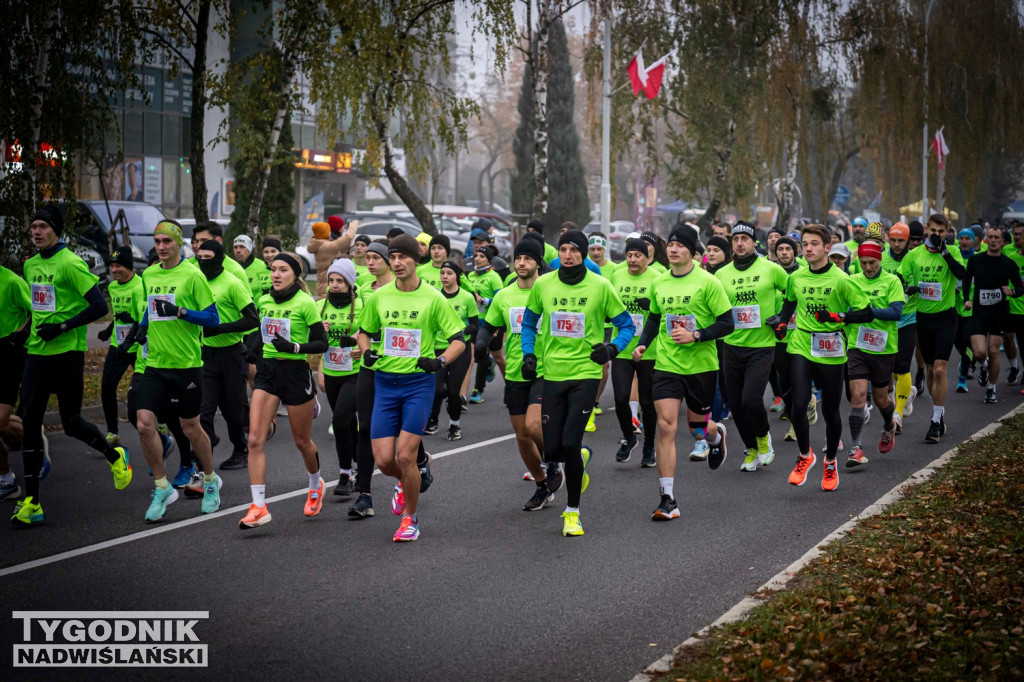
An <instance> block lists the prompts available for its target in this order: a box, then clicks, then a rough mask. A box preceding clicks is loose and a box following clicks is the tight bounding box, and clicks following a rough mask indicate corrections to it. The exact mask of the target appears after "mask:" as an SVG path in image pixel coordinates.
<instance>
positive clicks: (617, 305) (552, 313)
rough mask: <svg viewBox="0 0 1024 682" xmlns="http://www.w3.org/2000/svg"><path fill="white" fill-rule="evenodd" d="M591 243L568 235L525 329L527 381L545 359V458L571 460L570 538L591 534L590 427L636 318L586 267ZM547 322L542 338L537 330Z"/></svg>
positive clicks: (537, 287)
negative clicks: (612, 333) (584, 520)
mask: <svg viewBox="0 0 1024 682" xmlns="http://www.w3.org/2000/svg"><path fill="white" fill-rule="evenodd" d="M587 246H588V245H587V237H586V235H584V234H583V233H582V232H580V231H579V230H575V229H569V230H566V231H565V232H564V233H563V234H562V236H561V237H560V238H559V240H558V258H559V262H560V267H559V268H558V270H557V271H555V272H552V273H548V274H546V275H543V276H541V277H540V278H538V279H537V282H536V283H535V284H534V285H533V289H532V290H531V291H530V297H529V299H528V300H527V304H526V310H525V311H524V313H523V320H522V325H521V330H520V333H521V334H522V338H521V345H522V350H523V365H522V370H521V371H522V374H523V378H524V379H526V380H527V381H529V380H532V379H534V378H536V377H537V362H538V358H541V359H542V360H543V362H544V366H543V369H544V392H543V397H542V402H541V408H542V410H543V416H542V422H543V427H542V428H543V432H544V457H545V459H546V460H547V461H548V462H564V463H565V481H566V485H567V488H568V493H569V496H568V497H569V499H568V506H567V507H566V509H565V512H564V513H563V514H562V519H563V524H562V535H563V536H576V535H583V526H582V525H581V524H580V512H579V504H580V495H581V494H582V492H583V491H584V490H586V488H587V485H588V484H589V481H590V477H589V474H587V470H586V469H587V464H588V462H589V460H590V453H591V450H590V448H589V447H587V448H585V447H583V429H584V428H585V427H586V424H587V420H588V418H589V416H590V412H591V410H593V409H594V402H595V400H596V399H597V385H598V384H599V383H600V381H601V367H602V366H603V365H605V364H606V363H608V362H610V361H611V359H612V358H614V357H615V356H617V355H618V354H619V353H620V352H622V349H623V348H625V347H626V346H628V345H629V342H630V341H631V340H632V339H633V320H632V318H630V316H629V313H627V312H626V308H625V306H624V305H623V304H622V300H621V299H620V298H619V296H618V294H616V293H615V289H614V288H613V287H612V285H611V282H609V281H608V280H606V279H605V278H603V277H601V276H600V275H595V274H594V273H592V272H590V271H589V270H587V267H586V266H585V265H584V264H583V259H584V257H585V256H586V253H587ZM606 319H610V320H611V321H612V324H614V325H615V329H616V331H617V335H616V337H615V338H614V339H613V340H612V342H611V343H604V321H605V320H606ZM542 320H543V322H544V324H543V326H542V332H541V334H540V335H539V336H538V333H537V325H538V322H540V321H542ZM538 339H539V340H538ZM588 357H589V359H590V362H587V358H588Z"/></svg>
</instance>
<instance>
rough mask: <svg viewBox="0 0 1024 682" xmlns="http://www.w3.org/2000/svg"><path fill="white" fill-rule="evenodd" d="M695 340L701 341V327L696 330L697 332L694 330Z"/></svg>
mask: <svg viewBox="0 0 1024 682" xmlns="http://www.w3.org/2000/svg"><path fill="white" fill-rule="evenodd" d="M693 341H694V343H697V342H699V341H700V330H699V329H698V330H696V331H695V332H693Z"/></svg>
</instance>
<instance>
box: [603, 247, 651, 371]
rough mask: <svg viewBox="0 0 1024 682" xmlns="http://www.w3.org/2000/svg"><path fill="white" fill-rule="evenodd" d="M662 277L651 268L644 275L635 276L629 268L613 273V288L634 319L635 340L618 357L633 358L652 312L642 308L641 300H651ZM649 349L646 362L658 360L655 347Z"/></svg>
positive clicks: (622, 268) (645, 358) (645, 354)
mask: <svg viewBox="0 0 1024 682" xmlns="http://www.w3.org/2000/svg"><path fill="white" fill-rule="evenodd" d="M659 277H661V275H660V274H659V273H657V272H655V271H654V270H652V269H651V268H647V269H646V270H644V272H643V274H640V275H636V276H633V275H632V274H630V272H629V267H628V266H624V267H621V268H619V269H618V270H616V271H615V272H614V273H612V276H611V278H610V281H611V283H612V286H613V287H615V293H617V294H618V295H619V298H620V299H621V300H622V304H623V305H624V306H626V312H627V313H629V316H630V317H631V318H632V319H633V328H634V330H635V332H636V333H635V335H634V336H633V340H632V341H630V342H629V345H628V346H626V348H625V349H624V350H623V351H622V352H621V353H619V354H618V355H617V356H616V357H618V358H621V359H623V360H631V359H632V358H633V349H635V348H636V344H637V342H638V341H640V334H641V333H642V332H643V330H644V325H645V324H647V318H648V316H649V315H650V314H651V313H650V310H644V309H643V308H641V307H640V303H639V300H640V299H642V298H646V299H648V300H650V298H651V286H652V285H653V284H654V280H656V279H658V278H659ZM654 345H655V344H652V347H651V348H648V349H647V351H646V352H645V353H644V360H654V359H655V358H657V353H658V351H657V350H656V349H655V348H654V347H653V346H654Z"/></svg>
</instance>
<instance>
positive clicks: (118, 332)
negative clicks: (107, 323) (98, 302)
mask: <svg viewBox="0 0 1024 682" xmlns="http://www.w3.org/2000/svg"><path fill="white" fill-rule="evenodd" d="M131 328H132V326H131V325H130V324H115V325H114V341H115V342H116V344H117V345H118V346H120V345H121V344H122V343H124V342H125V339H127V338H128V332H129V331H131Z"/></svg>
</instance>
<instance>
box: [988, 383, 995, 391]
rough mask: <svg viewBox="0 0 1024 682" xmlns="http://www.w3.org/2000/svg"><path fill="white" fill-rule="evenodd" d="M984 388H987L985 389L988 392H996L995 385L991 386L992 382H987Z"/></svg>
mask: <svg viewBox="0 0 1024 682" xmlns="http://www.w3.org/2000/svg"><path fill="white" fill-rule="evenodd" d="M985 388H987V389H988V390H990V391H994V390H996V385H995V384H993V383H992V382H991V381H990V382H988V386H986V387H985Z"/></svg>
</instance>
